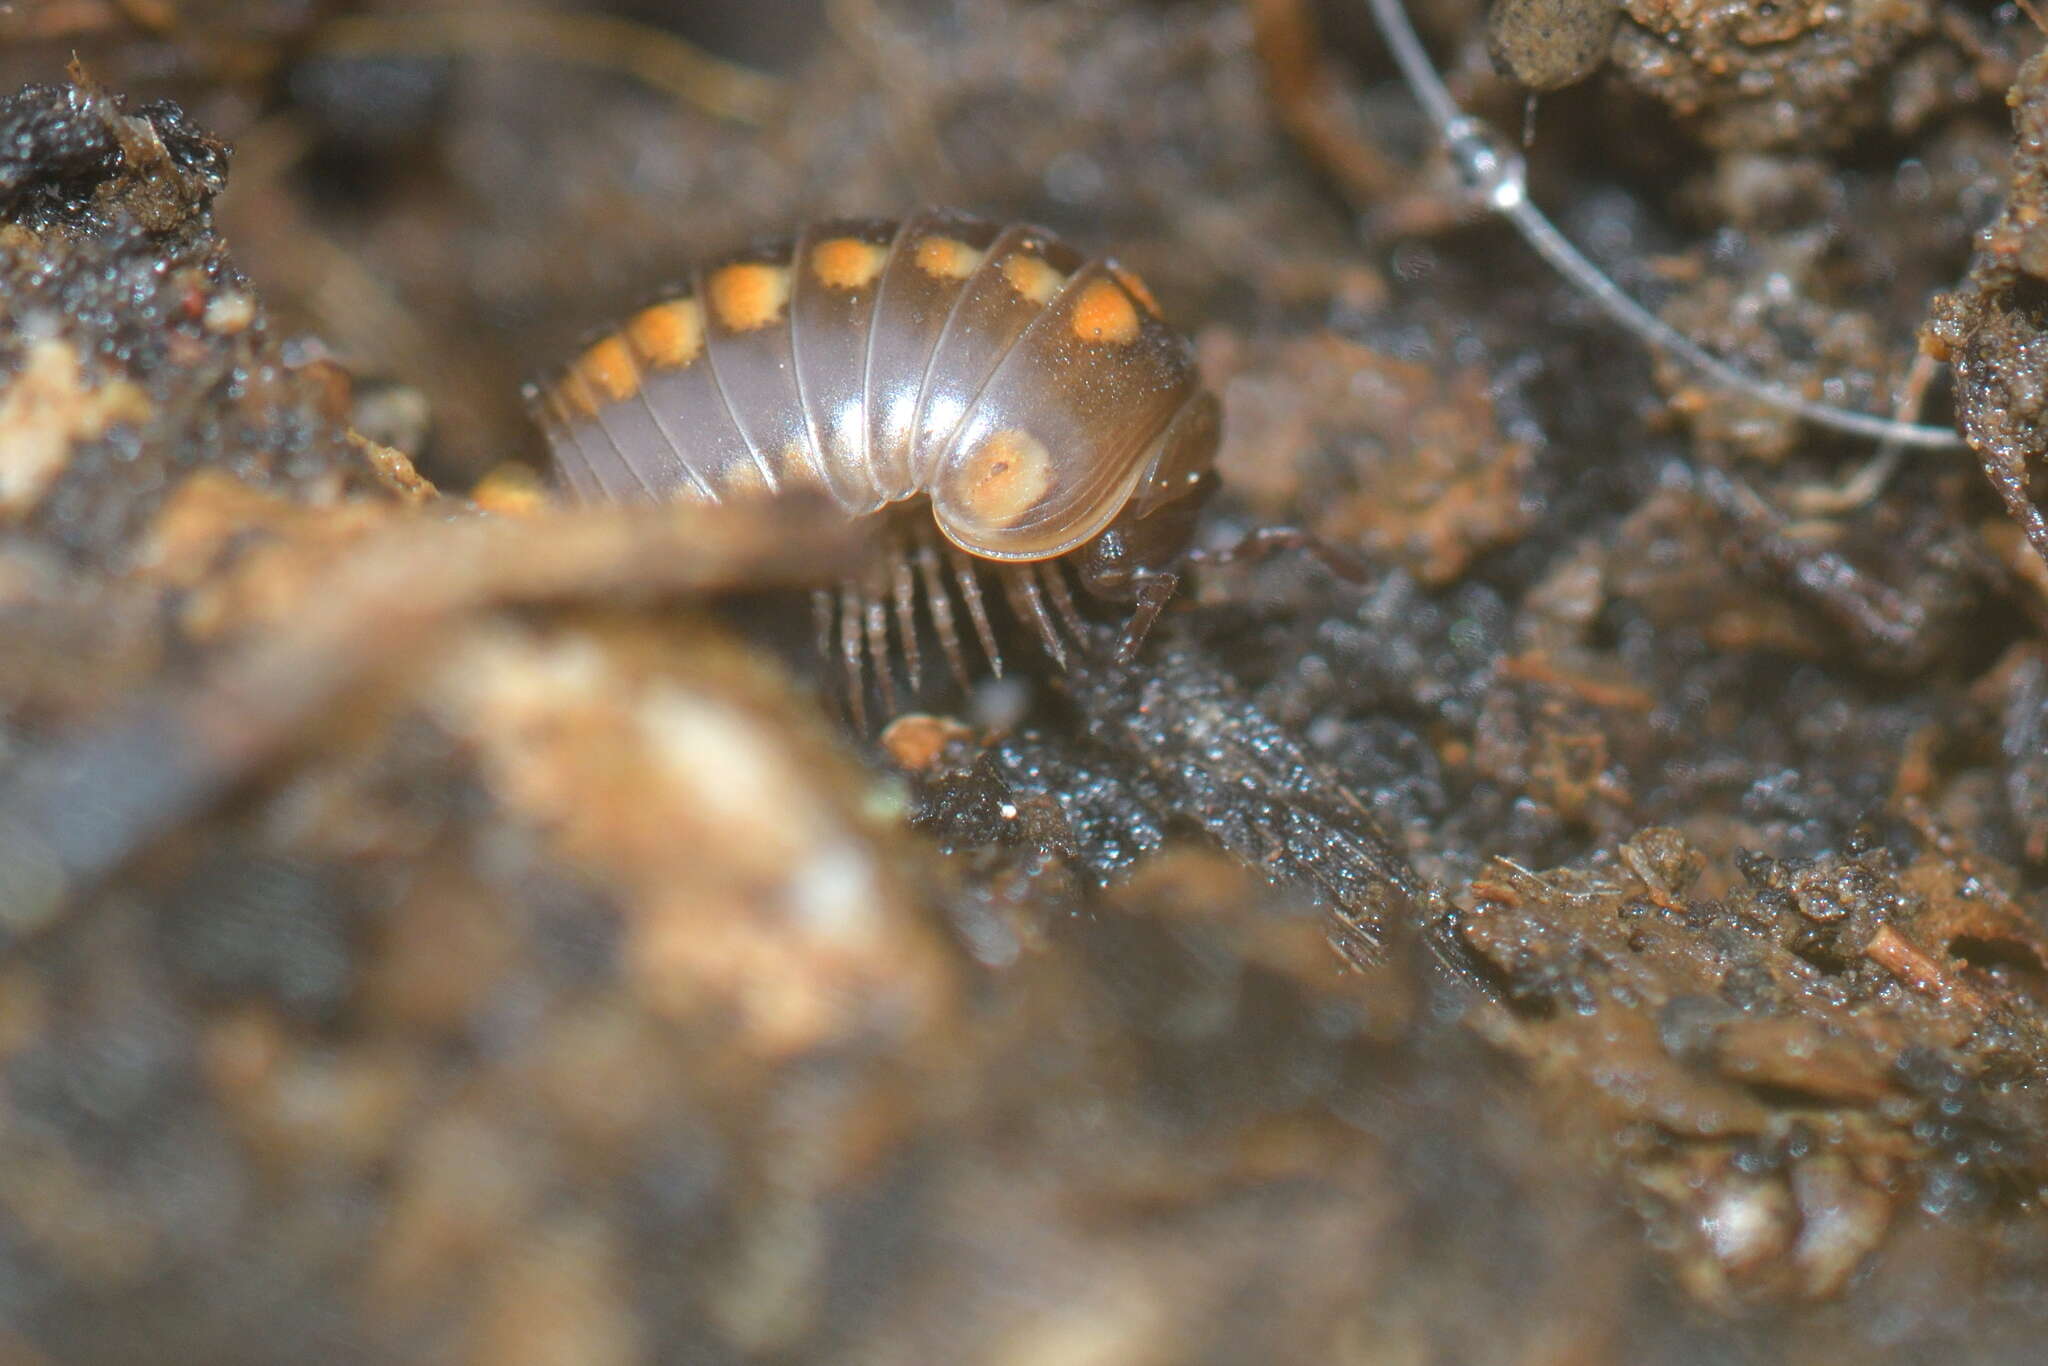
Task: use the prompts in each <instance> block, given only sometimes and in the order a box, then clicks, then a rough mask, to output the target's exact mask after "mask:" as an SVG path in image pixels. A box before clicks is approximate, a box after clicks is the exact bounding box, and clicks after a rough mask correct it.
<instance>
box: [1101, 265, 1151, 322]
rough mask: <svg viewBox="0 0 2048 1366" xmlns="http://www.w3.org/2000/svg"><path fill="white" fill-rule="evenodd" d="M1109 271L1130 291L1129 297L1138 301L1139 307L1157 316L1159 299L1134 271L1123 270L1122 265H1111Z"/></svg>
mask: <svg viewBox="0 0 2048 1366" xmlns="http://www.w3.org/2000/svg"><path fill="white" fill-rule="evenodd" d="M1109 273H1110V274H1111V275H1114V276H1116V282H1117V283H1118V284H1120V285H1122V286H1123V287H1124V288H1125V289H1127V290H1129V291H1130V293H1131V297H1132V298H1133V299H1136V300H1137V301H1138V305H1139V306H1140V307H1141V308H1143V309H1144V310H1145V311H1146V312H1147V313H1150V314H1151V315H1152V316H1153V317H1155V318H1156V317H1158V316H1159V300H1157V299H1155V298H1153V297H1152V291H1151V290H1150V289H1149V288H1147V287H1146V285H1145V282H1144V281H1143V280H1142V279H1140V278H1139V277H1138V273H1137V272H1136V271H1134V270H1125V269H1124V268H1123V267H1122V266H1111V267H1110V268H1109Z"/></svg>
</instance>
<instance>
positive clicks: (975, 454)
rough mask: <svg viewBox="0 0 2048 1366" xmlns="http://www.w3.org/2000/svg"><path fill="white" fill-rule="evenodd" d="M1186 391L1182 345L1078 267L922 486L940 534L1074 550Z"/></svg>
mask: <svg viewBox="0 0 2048 1366" xmlns="http://www.w3.org/2000/svg"><path fill="white" fill-rule="evenodd" d="M1196 385H1197V378H1196V374H1195V365H1194V356H1193V353H1192V350H1191V349H1190V348H1189V346H1188V344H1187V342H1186V341H1185V340H1184V339H1183V338H1181V337H1180V336H1179V335H1177V334H1176V333H1174V332H1173V331H1172V330H1171V329H1169V328H1167V327H1166V326H1165V325H1163V324H1162V323H1160V322H1159V320H1158V319H1157V318H1155V317H1153V316H1152V314H1151V312H1150V310H1149V309H1148V308H1147V307H1145V306H1144V304H1143V303H1141V302H1140V301H1139V300H1138V299H1137V298H1135V297H1133V295H1132V294H1131V292H1130V290H1129V289H1128V288H1126V287H1125V285H1124V284H1123V283H1121V282H1120V281H1119V280H1118V279H1117V277H1116V275H1115V273H1114V272H1113V271H1112V270H1111V268H1110V267H1109V266H1108V265H1106V264H1104V263H1102V262H1090V263H1089V264H1087V265H1085V266H1083V267H1082V268H1081V269H1080V270H1079V271H1077V272H1075V274H1074V276H1073V277H1072V278H1071V279H1070V280H1069V281H1068V282H1067V285H1066V287H1065V288H1064V289H1063V290H1061V291H1060V294H1059V296H1058V297H1057V298H1056V299H1054V300H1053V301H1052V303H1051V304H1050V305H1048V306H1047V307H1046V308H1045V310H1044V311H1043V312H1042V313H1041V314H1040V315H1039V317H1038V318H1037V319H1035V320H1034V321H1033V322H1032V323H1031V325H1030V326H1029V327H1027V328H1025V330H1024V332H1023V334H1022V335H1021V336H1019V337H1018V338H1017V340H1016V343H1015V344H1014V345H1012V346H1011V347H1010V349H1009V351H1008V352H1007V353H1006V354H1005V355H1004V357H1003V359H1002V361H1001V363H1000V364H999V365H997V367H996V370H995V373H994V374H993V375H991V376H990V377H989V380H988V383H987V384H986V385H984V386H983V387H982V390H981V392H980V394H979V395H978V396H977V397H976V399H975V401H974V406H973V407H972V408H971V409H970V410H969V412H968V414H967V417H966V420H965V421H964V422H962V423H961V425H960V429H959V430H958V432H956V433H955V435H954V439H953V441H952V442H951V443H950V445H949V446H948V447H947V449H946V452H945V454H944V456H943V457H942V458H941V460H940V462H939V468H938V471H937V473H936V475H935V477H934V479H933V481H932V484H931V493H932V512H933V515H934V516H935V517H936V519H937V521H938V524H939V529H940V530H941V531H943V532H944V533H945V535H946V537H947V538H948V539H949V540H951V541H952V542H953V543H954V544H956V545H958V546H959V547H960V548H961V549H963V550H965V551H967V552H969V553H970V554H974V555H980V556H982V557H984V558H986V559H992V560H1037V559H1045V558H1048V557H1050V556H1053V555H1059V554H1064V553H1065V552H1066V551H1068V550H1071V549H1073V548H1074V547H1075V546H1077V545H1079V544H1080V543H1081V542H1083V541H1085V540H1088V539H1089V538H1090V537H1092V536H1094V535H1095V534H1096V533H1097V532H1099V531H1101V530H1102V528H1103V527H1105V526H1107V525H1108V524H1109V522H1110V520H1111V519H1112V518H1114V517H1115V516H1116V515H1117V513H1119V512H1120V511H1122V510H1123V507H1124V504H1125V503H1126V501H1128V499H1129V497H1130V495H1131V492H1132V490H1133V489H1134V488H1135V487H1136V486H1137V483H1138V481H1139V479H1140V478H1142V477H1143V476H1144V474H1145V473H1146V465H1147V463H1148V461H1149V460H1150V459H1151V457H1152V456H1153V455H1154V454H1155V453H1156V450H1157V442H1158V439H1159V436H1160V433H1161V432H1162V431H1164V430H1165V428H1166V426H1167V424H1168V422H1169V421H1170V420H1171V419H1172V417H1173V415H1174V413H1175V412H1176V411H1177V410H1178V409H1179V408H1180V407H1181V405H1182V404H1183V403H1185V402H1186V401H1187V399H1188V397H1189V396H1190V395H1191V394H1192V393H1193V392H1194V391H1195V388H1196Z"/></svg>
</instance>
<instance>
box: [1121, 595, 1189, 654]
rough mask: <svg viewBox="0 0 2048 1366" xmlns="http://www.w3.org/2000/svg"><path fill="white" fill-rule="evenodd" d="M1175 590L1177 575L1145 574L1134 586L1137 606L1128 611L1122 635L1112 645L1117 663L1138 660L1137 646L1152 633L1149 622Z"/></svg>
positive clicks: (1162, 610)
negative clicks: (1136, 591) (1136, 587)
mask: <svg viewBox="0 0 2048 1366" xmlns="http://www.w3.org/2000/svg"><path fill="white" fill-rule="evenodd" d="M1179 587H1180V575H1178V574H1152V575H1148V576H1147V577H1146V579H1145V580H1144V582H1143V583H1141V584H1140V585H1139V586H1138V604H1137V606H1136V607H1134V608H1133V609H1132V610H1131V619H1130V620H1129V621H1127V622H1125V623H1124V633H1123V636H1122V638H1121V639H1119V640H1118V641H1117V643H1116V662H1117V663H1119V664H1128V663H1130V662H1131V661H1132V660H1134V659H1136V658H1137V657H1138V647H1139V646H1140V645H1143V644H1144V643H1145V637H1146V636H1148V635H1150V634H1151V633H1152V626H1153V623H1155V622H1157V621H1158V620H1159V614H1160V613H1161V612H1164V611H1165V610H1166V604H1167V603H1169V602H1171V601H1172V600H1173V594H1174V590H1175V589H1177V588H1179Z"/></svg>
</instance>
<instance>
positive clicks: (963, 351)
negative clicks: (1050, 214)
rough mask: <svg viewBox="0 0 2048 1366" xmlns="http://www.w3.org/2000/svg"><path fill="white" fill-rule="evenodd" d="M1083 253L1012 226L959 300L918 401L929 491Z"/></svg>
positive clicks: (916, 462) (913, 458)
mask: <svg viewBox="0 0 2048 1366" xmlns="http://www.w3.org/2000/svg"><path fill="white" fill-rule="evenodd" d="M1082 259H1083V258H1082V256H1081V254H1080V253H1079V252H1077V251H1075V250H1074V249H1073V248H1072V247H1069V246H1068V245H1067V244H1066V243H1064V242H1061V241H1059V240H1058V239H1057V238H1055V237H1053V236H1052V234H1050V233H1048V232H1046V231H1045V230H1043V229H1042V228H1034V227H1031V226H1029V225H1028V224H1019V225H1017V226H1015V227H1011V228H1006V229H1005V230H1004V231H1003V234H1002V235H1001V236H1000V237H998V238H996V239H995V241H994V242H992V243H991V244H990V245H989V248H988V251H987V252H986V253H985V254H984V255H983V257H982V261H981V265H980V267H979V268H978V269H977V270H976V271H975V272H974V275H973V277H972V278H970V279H969V280H968V281H967V283H966V285H965V286H964V287H963V288H962V289H961V291H960V295H959V297H958V298H957V299H955V300H954V302H953V308H952V312H951V314H950V316H948V318H947V319H946V325H945V328H944V329H943V330H942V331H941V332H940V333H939V339H938V341H937V343H936V344H935V345H934V347H933V349H932V358H931V362H930V364H929V365H928V366H927V367H926V369H925V375H924V383H923V385H922V387H921V389H920V391H919V395H918V402H917V422H916V427H915V433H914V435H913V437H912V441H911V449H910V474H911V478H912V479H913V480H914V481H915V482H916V484H917V486H918V487H919V488H929V487H930V484H931V479H932V476H933V474H935V473H936V472H937V470H938V465H939V458H940V457H941V456H942V455H944V454H945V451H946V445H947V443H948V441H949V440H950V439H951V438H952V435H953V433H954V432H955V431H957V430H958V429H959V426H960V423H961V420H962V419H963V418H965V417H966V416H967V410H968V409H969V408H970V407H971V406H972V405H973V403H974V396H975V395H976V394H978V393H980V392H981V386H982V385H983V384H985V383H987V382H988V377H989V376H990V375H992V374H994V373H995V368H996V365H997V363H998V362H1000V361H1001V360H1002V358H1003V356H1004V354H1005V353H1006V352H1007V351H1008V350H1009V349H1010V347H1011V345H1012V344H1013V343H1015V341H1016V340H1017V338H1018V337H1019V336H1021V335H1023V332H1024V329H1025V328H1027V327H1029V326H1030V325H1031V323H1032V320H1033V319H1035V318H1037V317H1038V315H1039V314H1040V313H1042V312H1044V311H1045V307H1046V305H1047V304H1049V303H1051V302H1052V301H1053V300H1054V299H1056V298H1058V297H1059V292H1060V290H1061V289H1062V288H1064V287H1065V285H1066V283H1067V277H1068V276H1070V275H1072V274H1073V273H1074V271H1076V270H1077V269H1079V268H1080V265H1081V262H1082Z"/></svg>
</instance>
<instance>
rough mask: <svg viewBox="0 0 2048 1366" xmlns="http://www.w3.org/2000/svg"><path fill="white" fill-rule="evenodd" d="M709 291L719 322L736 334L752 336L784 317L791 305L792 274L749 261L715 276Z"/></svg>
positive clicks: (778, 267)
mask: <svg viewBox="0 0 2048 1366" xmlns="http://www.w3.org/2000/svg"><path fill="white" fill-rule="evenodd" d="M709 290H710V294H711V311H712V312H713V313H715V314H717V315H718V321H720V322H721V323H724V324H725V325H726V326H727V327H728V328H730V329H731V330H732V331H734V332H752V331H754V330H755V329H756V328H761V327H766V326H768V324H770V323H772V322H774V321H776V320H777V319H779V318H780V317H781V316H782V310H783V307H784V306H785V305H786V304H788V303H789V272H788V271H787V270H785V269H784V268H783V267H781V266H771V265H764V264H762V263H760V262H755V261H748V262H745V263H743V264H740V265H736V266H727V267H725V268H724V269H723V270H720V271H717V272H715V273H714V274H713V275H712V277H711V282H710V285H709Z"/></svg>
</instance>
